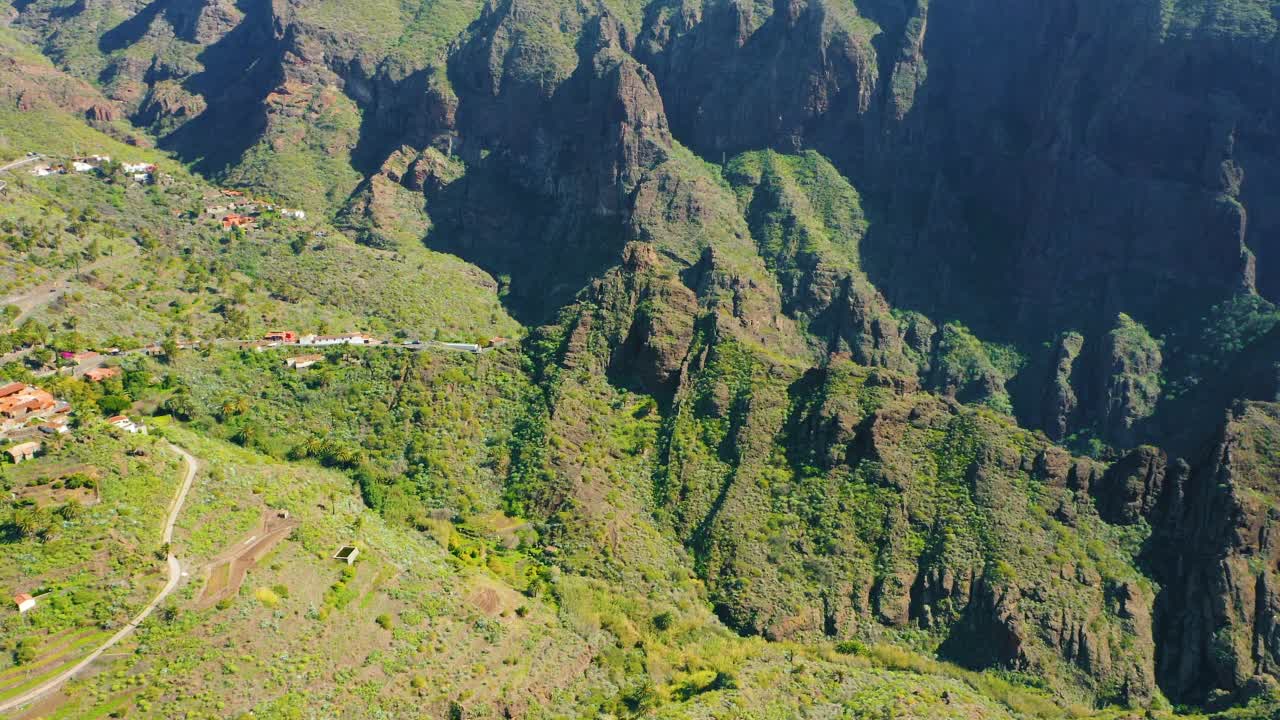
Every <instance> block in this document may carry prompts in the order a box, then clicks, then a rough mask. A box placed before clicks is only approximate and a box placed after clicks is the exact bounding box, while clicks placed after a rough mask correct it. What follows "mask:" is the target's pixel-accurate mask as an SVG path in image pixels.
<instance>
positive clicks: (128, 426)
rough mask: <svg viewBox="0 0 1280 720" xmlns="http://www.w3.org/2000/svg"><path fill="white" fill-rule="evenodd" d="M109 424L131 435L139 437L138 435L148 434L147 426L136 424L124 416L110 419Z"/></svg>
mask: <svg viewBox="0 0 1280 720" xmlns="http://www.w3.org/2000/svg"><path fill="white" fill-rule="evenodd" d="M107 424H108V425H110V426H111V427H113V428H117V429H119V430H123V431H125V432H127V433H129V434H131V435H137V434H138V433H142V434H143V435H146V434H147V427H146V426H145V425H142V424H140V423H135V422H134V421H132V420H130V419H129V418H127V417H125V416H124V415H116V416H115V417H113V418H108V419H107Z"/></svg>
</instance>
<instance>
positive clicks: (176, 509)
mask: <svg viewBox="0 0 1280 720" xmlns="http://www.w3.org/2000/svg"><path fill="white" fill-rule="evenodd" d="M169 449H171V450H173V451H174V452H176V453H178V454H179V455H181V456H182V458H183V460H185V461H186V464H187V474H186V477H184V478H183V480H182V487H180V488H178V494H177V495H176V496H175V497H174V498H173V504H172V505H170V507H169V516H168V517H167V518H165V522H164V533H163V534H162V535H161V537H162V538H163V542H165V543H168V542H172V540H173V526H174V525H175V524H176V523H177V522H178V514H179V513H181V512H182V506H183V504H185V503H186V502H187V493H188V492H190V491H191V483H192V482H193V481H194V480H195V478H196V469H197V468H198V467H199V463H198V462H197V461H196V458H195V456H193V455H192V454H191V453H189V452H187V451H186V450H183V449H182V448H180V447H178V446H177V445H174V444H173V443H169ZM168 564H169V580H168V581H167V582H166V583H165V584H164V587H163V588H162V589H161V590H160V592H159V594H157V595H156V596H155V597H154V598H152V599H151V602H149V603H147V605H146V607H144V608H142V610H141V611H140V612H139V613H138V615H137V616H136V617H134V618H133V619H132V620H130V621H129V622H128V624H126V625H125V626H124V627H122V628H120V630H119V631H117V632H116V634H114V635H112V636H111V637H109V638H107V641H106V642H104V643H103V644H102V645H100V646H98V648H97V649H96V650H94V651H93V652H91V653H89V654H88V655H86V656H85V657H84V658H83V659H82V660H80V662H78V663H76V664H75V665H73V666H71V667H70V668H67V669H66V670H65V671H63V672H61V673H59V674H58V675H57V676H56V677H53V678H50V679H49V680H46V681H45V682H43V683H41V684H40V685H38V686H36V687H34V688H31V689H30V690H28V691H26V692H25V693H23V694H21V695H19V696H17V697H14V698H10V699H9V700H5V701H3V702H0V713H3V712H9V711H11V710H14V709H16V708H18V707H21V706H22V705H26V704H28V703H30V702H33V701H35V700H38V699H39V698H40V697H41V696H43V695H45V694H46V693H49V692H51V691H53V690H55V689H57V688H58V687H59V686H61V685H62V684H63V683H64V682H66V681H68V680H70V679H71V678H73V677H75V676H76V673H79V672H80V671H81V670H84V669H85V668H86V667H88V666H89V665H90V664H91V663H92V662H93V661H94V660H97V659H98V658H99V657H101V656H102V654H103V653H105V652H106V651H108V650H110V649H111V648H112V647H114V646H115V645H116V644H117V643H119V642H120V641H121V640H124V639H125V638H126V637H129V635H130V634H132V633H133V630H134V628H136V627H138V625H140V624H141V623H142V621H143V620H146V619H147V618H148V617H150V616H151V613H152V612H153V611H154V610H155V609H156V608H157V607H158V606H159V605H160V603H162V602H164V600H165V598H167V597H169V595H170V593H172V592H173V591H174V590H175V589H177V587H178V582H179V581H180V580H182V564H181V563H179V562H178V558H177V556H176V555H174V554H173V553H172V552H170V553H169V557H168Z"/></svg>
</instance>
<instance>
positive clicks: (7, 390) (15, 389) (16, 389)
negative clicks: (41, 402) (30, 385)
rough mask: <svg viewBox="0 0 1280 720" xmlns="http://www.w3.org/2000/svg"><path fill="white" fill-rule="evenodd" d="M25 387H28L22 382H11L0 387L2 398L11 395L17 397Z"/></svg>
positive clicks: (0, 396)
mask: <svg viewBox="0 0 1280 720" xmlns="http://www.w3.org/2000/svg"><path fill="white" fill-rule="evenodd" d="M25 387H26V385H24V384H22V383H20V382H11V383H9V384H7V385H0V398H4V397H9V396H10V395H16V394H18V393H20V392H22V389H23V388H25Z"/></svg>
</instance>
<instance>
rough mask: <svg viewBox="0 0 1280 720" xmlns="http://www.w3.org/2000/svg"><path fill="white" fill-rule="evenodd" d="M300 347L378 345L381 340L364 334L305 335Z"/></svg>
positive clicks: (299, 342)
mask: <svg viewBox="0 0 1280 720" xmlns="http://www.w3.org/2000/svg"><path fill="white" fill-rule="evenodd" d="M298 344H299V345H316V346H328V345H377V344H379V340H378V339H377V338H375V337H373V336H372V335H365V334H364V333H347V334H345V335H303V336H302V338H301V339H300V340H299V341H298Z"/></svg>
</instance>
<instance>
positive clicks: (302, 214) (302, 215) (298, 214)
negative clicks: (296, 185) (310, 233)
mask: <svg viewBox="0 0 1280 720" xmlns="http://www.w3.org/2000/svg"><path fill="white" fill-rule="evenodd" d="M280 215H281V217H287V218H293V219H294V220H306V219H307V212H306V211H305V210H293V209H291V208H282V209H281V210H280Z"/></svg>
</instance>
